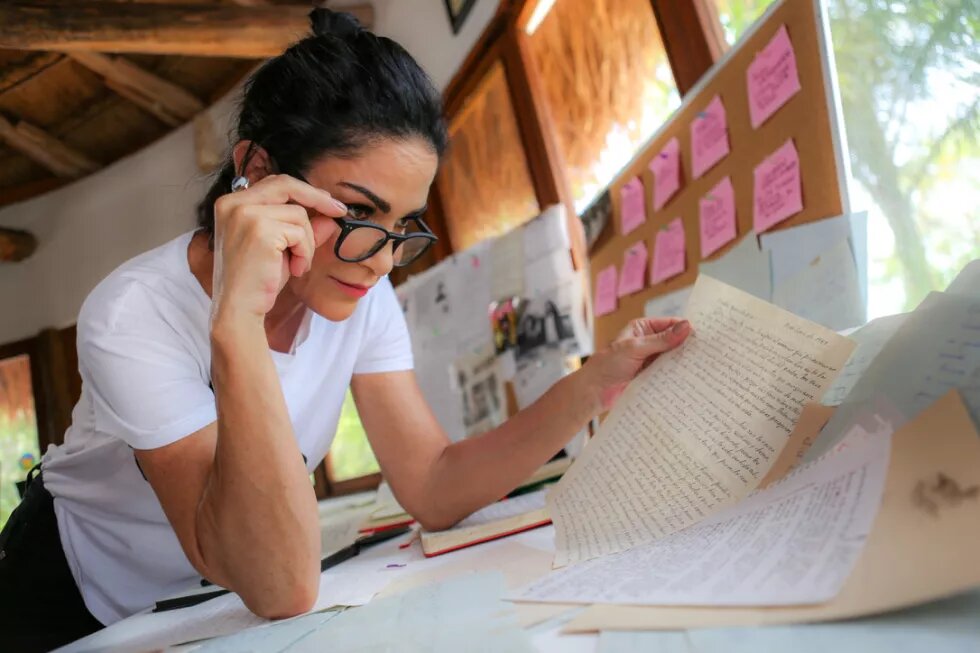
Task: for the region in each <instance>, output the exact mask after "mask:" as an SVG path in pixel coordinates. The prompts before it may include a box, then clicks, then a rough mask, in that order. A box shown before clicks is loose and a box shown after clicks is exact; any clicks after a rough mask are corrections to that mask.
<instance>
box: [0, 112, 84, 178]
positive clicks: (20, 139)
mask: <svg viewBox="0 0 980 653" xmlns="http://www.w3.org/2000/svg"><path fill="white" fill-rule="evenodd" d="M0 139H3V140H4V141H6V142H7V144H8V145H10V146H11V147H13V148H14V149H16V150H18V151H20V152H21V153H23V154H25V155H26V156H28V157H30V158H31V159H33V160H34V161H36V162H37V163H40V164H41V165H43V166H44V167H46V168H47V169H48V170H50V171H51V172H53V173H54V174H56V175H57V176H59V177H64V178H66V179H75V178H77V177H83V176H85V175H87V174H88V173H90V172H95V171H96V170H98V169H99V168H101V167H102V166H101V165H99V164H98V163H96V162H95V161H93V160H92V159H90V158H88V157H87V156H85V155H84V154H82V153H81V152H78V151H76V150H74V149H72V148H70V147H68V146H67V145H65V144H64V143H62V142H61V141H59V140H58V139H56V138H54V137H53V136H50V135H49V134H48V133H47V132H45V131H44V130H42V129H39V128H37V127H35V126H34V125H32V124H30V123H27V122H24V121H23V120H21V121H20V122H18V123H17V124H16V125H14V124H13V123H11V122H10V121H9V120H7V119H6V118H4V117H3V116H0Z"/></svg>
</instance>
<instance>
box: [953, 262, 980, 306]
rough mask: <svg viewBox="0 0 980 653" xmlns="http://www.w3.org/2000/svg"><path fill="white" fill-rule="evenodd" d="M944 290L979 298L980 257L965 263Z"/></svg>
mask: <svg viewBox="0 0 980 653" xmlns="http://www.w3.org/2000/svg"><path fill="white" fill-rule="evenodd" d="M946 292H948V293H953V294H954V295H969V296H970V297H974V298H976V299H980V258H978V259H974V260H973V261H970V262H969V263H967V264H966V265H965V266H964V267H963V269H962V270H960V273H959V274H957V275H956V278H955V279H953V281H952V282H951V283H950V284H949V287H948V288H946Z"/></svg>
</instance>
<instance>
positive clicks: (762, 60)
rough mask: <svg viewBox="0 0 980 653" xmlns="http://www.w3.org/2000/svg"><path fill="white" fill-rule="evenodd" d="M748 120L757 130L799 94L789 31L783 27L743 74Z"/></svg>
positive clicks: (797, 74) (798, 80) (798, 82)
mask: <svg viewBox="0 0 980 653" xmlns="http://www.w3.org/2000/svg"><path fill="white" fill-rule="evenodd" d="M746 83H747V84H748V87H749V119H750V121H751V122H752V128H753V129H756V128H758V127H759V125H761V124H762V123H764V122H765V121H766V120H768V119H769V116H771V115H772V114H774V113H776V111H777V110H778V109H779V107H781V106H783V105H784V104H786V102H787V101H789V99H790V98H791V97H793V96H794V95H796V94H797V93H798V92H799V91H800V75H799V73H798V72H797V70H796V55H795V54H793V43H792V42H791V41H790V40H789V32H787V31H786V26H785V25H782V26H781V27H780V28H779V31H778V32H776V35H775V36H774V37H772V40H771V41H769V44H768V45H766V47H765V48H763V49H762V51H761V52H759V54H757V55H756V57H755V60H754V61H752V63H750V64H749V68H748V71H747V72H746Z"/></svg>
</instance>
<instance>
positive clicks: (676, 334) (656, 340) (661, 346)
mask: <svg viewBox="0 0 980 653" xmlns="http://www.w3.org/2000/svg"><path fill="white" fill-rule="evenodd" d="M667 319H668V320H671V322H670V323H669V326H665V325H664V324H660V325H659V326H664V328H662V329H661V330H659V331H655V332H652V333H644V334H643V335H634V336H632V337H628V338H623V339H622V340H619V341H618V343H616V344H618V345H619V348H621V349H623V350H625V351H626V352H627V353H629V354H630V356H632V357H634V358H642V359H647V358H648V357H650V356H654V355H656V354H662V353H663V352H665V351H670V350H671V349H673V348H674V347H677V346H678V345H680V344H681V343H682V342H684V340H686V339H687V337H688V336H689V335H691V323H690V322H688V321H687V320H682V319H678V318H667ZM654 321H655V320H654ZM636 322H641V320H637V321H636ZM647 326H649V325H647ZM640 330H642V331H646V328H645V327H640Z"/></svg>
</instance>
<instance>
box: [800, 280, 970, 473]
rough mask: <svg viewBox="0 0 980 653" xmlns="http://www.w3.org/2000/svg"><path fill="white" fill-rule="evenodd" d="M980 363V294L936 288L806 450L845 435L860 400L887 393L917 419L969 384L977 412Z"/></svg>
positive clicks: (810, 456)
mask: <svg viewBox="0 0 980 653" xmlns="http://www.w3.org/2000/svg"><path fill="white" fill-rule="evenodd" d="M977 368H980V298H977V299H974V298H972V297H969V296H967V295H950V294H947V293H941V292H933V293H930V294H929V295H928V296H927V297H926V299H925V300H924V301H923V302H922V303H921V304H920V305H919V307H918V308H916V309H915V311H913V312H912V313H910V314H909V316H908V317H907V318H906V319H905V321H904V324H902V325H901V326H900V327H899V328H898V330H897V331H896V332H895V334H894V335H893V336H892V337H891V339H890V340H889V341H888V342H887V343H886V344H885V346H884V347H883V348H882V350H881V352H880V353H879V354H878V355H877V356H876V357H875V358H874V360H873V362H872V363H871V364H870V366H868V368H867V370H866V371H865V372H864V374H863V375H862V376H861V378H860V379H858V381H857V382H856V383H855V384H854V386H853V387H852V388H851V392H850V393H849V394H848V396H847V400H846V401H845V402H843V403H842V404H841V405H840V406H839V408H838V410H837V412H836V413H835V414H834V417H833V418H832V419H831V420H830V422H829V423H828V424H827V426H826V428H825V429H824V431H823V433H822V434H821V435H820V437H819V438H817V441H816V442H815V443H814V444H813V447H811V449H810V451H809V452H808V453H807V455H806V457H805V458H806V459H807V460H812V459H813V458H815V457H816V456H819V455H821V454H822V453H823V452H824V451H827V450H828V449H829V448H830V447H832V446H833V445H834V444H836V442H837V441H839V440H840V437H841V432H842V429H843V427H844V426H846V425H847V423H848V422H849V421H850V420H851V419H852V417H853V415H854V413H855V412H856V411H858V410H860V408H861V405H862V404H863V403H864V402H866V401H869V400H871V399H872V398H874V397H875V396H878V395H880V396H882V397H885V398H886V399H887V400H888V401H890V402H891V403H892V404H894V405H895V406H897V407H898V409H899V410H901V411H902V413H903V414H904V415H905V417H906V418H909V419H910V418H912V417H915V416H916V415H918V414H919V413H920V412H922V411H923V410H924V409H925V408H927V407H928V406H930V405H931V404H932V403H933V402H935V401H936V400H937V399H939V398H940V397H942V396H943V395H944V394H946V392H948V391H949V390H950V389H951V388H961V387H962V388H964V389H965V392H966V395H965V396H964V399H965V400H966V403H967V406H968V407H971V409H972V410H974V411H976V410H977V408H980V406H978V405H977V404H975V403H974V401H975V399H974V396H973V395H972V393H971V391H970V386H971V382H970V379H971V377H973V376H974V375H976V374H977Z"/></svg>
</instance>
